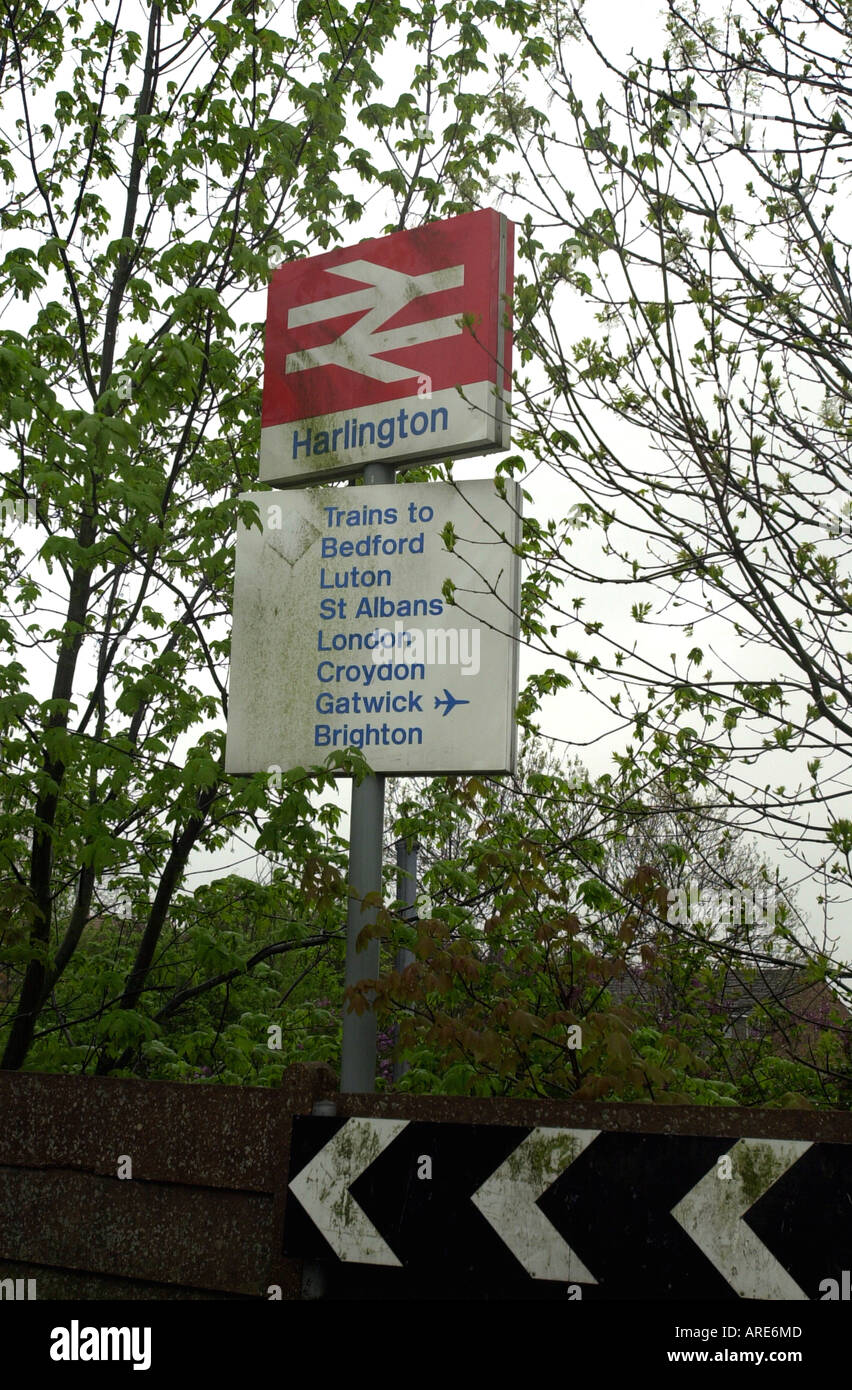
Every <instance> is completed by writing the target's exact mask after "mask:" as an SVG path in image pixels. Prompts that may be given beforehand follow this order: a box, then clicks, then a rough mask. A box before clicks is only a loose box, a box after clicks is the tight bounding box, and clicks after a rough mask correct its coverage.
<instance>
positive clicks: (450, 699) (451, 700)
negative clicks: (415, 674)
mask: <svg viewBox="0 0 852 1390" xmlns="http://www.w3.org/2000/svg"><path fill="white" fill-rule="evenodd" d="M444 694H445V695H446V697H447V698H446V699H445V700H442V699H441V698H440V696H438V695H436V696H435V708H436V709H440V708H441V705H446V707H447V708H446V709H445V710H444V718H445V719H446V717H447V715H448V714H449V713H450V711H451V710H454V709H455V707H456V705H469V704H470V700H459V699H457V698H456V696H455V695H451V694H450V692H449V690H448V689H447V687H446V686H444Z"/></svg>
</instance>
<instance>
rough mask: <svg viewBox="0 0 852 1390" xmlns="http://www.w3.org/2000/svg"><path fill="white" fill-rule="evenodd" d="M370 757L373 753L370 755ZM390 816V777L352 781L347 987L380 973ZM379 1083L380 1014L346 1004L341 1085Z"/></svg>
mask: <svg viewBox="0 0 852 1390" xmlns="http://www.w3.org/2000/svg"><path fill="white" fill-rule="evenodd" d="M395 477H396V470H395V469H394V467H393V465H392V464H387V463H368V464H367V467H366V468H365V469H364V482H365V483H366V484H371V483H372V484H377V483H392V482H393V481H394V478H395ZM368 761H369V758H368ZM384 819H385V779H384V777H377V776H372V777H365V778H364V780H363V782H361V783H360V785H358V786H356V785H355V783H354V782H353V783H352V809H351V812H350V816H349V883H350V885H351V888H352V890H353V891H354V896H353V897H350V899H349V913H348V918H347V924H346V972H345V976H344V984H345V986H346V988H349V986H350V985H357V983H358V981H359V980H364V979H375V978H376V976H377V975H378V973H379V943H378V941H371V942H370V943H369V944H368V946H367V948H366V950H363V951H359V950H358V949H357V948H356V945H355V942H356V941H357V939H358V936H359V935H360V933H361V932H362V931H363V929H364V927H366V926H367V925H368V924H370V923H373V922H375V920H376V909H375V908H373V907H371V908H367V910H366V911H364V910H362V907H361V900H362V899H363V898H364V897H365V896H366V895H367V893H379V894H381V891H382V849H383V833H384ZM375 1087H376V1015H375V1014H374V1013H373V1011H372V1009H368V1010H367V1011H366V1012H365V1013H362V1014H355V1013H352V1012H351V1011H350V1010H349V1009H348V1008H347V1007H346V1005H345V1004H344V1006H343V1042H342V1046H341V1053H340V1090H341V1092H344V1093H352V1092H360V1093H365V1092H372V1091H374V1090H375Z"/></svg>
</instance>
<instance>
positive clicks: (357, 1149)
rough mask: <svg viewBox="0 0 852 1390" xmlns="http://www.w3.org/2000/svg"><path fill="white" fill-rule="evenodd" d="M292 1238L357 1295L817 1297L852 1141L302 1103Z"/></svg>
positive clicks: (834, 1242)
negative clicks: (369, 1112) (454, 1118)
mask: <svg viewBox="0 0 852 1390" xmlns="http://www.w3.org/2000/svg"><path fill="white" fill-rule="evenodd" d="M284 1248H285V1253H286V1254H288V1255H292V1256H298V1257H300V1258H302V1259H305V1260H309V1261H317V1262H323V1267H324V1269H325V1271H326V1272H327V1274H328V1276H329V1279H330V1283H329V1285H328V1287H329V1290H330V1292H331V1293H332V1294H333V1295H334V1294H337V1295H339V1296H344V1297H345V1296H347V1290H349V1292H350V1295H351V1296H360V1297H370V1296H376V1297H412V1296H417V1297H424V1296H425V1297H429V1296H431V1297H459V1296H464V1297H482V1298H487V1297H500V1296H508V1297H527V1298H540V1297H550V1298H552V1297H555V1296H558V1297H561V1298H563V1299H564V1298H565V1297H566V1296H567V1297H570V1298H583V1299H589V1298H592V1299H594V1298H616V1299H629V1298H643V1299H647V1298H658V1299H672V1298H679V1299H683V1298H691V1299H725V1298H742V1299H784V1300H816V1299H821V1298H824V1297H825V1293H824V1289H825V1288H827V1287H830V1285H826V1284H825V1282H824V1281H826V1280H828V1281H831V1280H835V1281H836V1282H837V1284H838V1286H839V1285H840V1284H841V1282H842V1277H843V1271H844V1270H846V1271H848V1270H849V1268H850V1263H852V1145H848V1144H823V1143H812V1142H810V1141H808V1140H802V1139H789V1138H787V1139H757V1138H740V1139H732V1138H730V1137H727V1138H707V1137H697V1136H690V1135H677V1134H676V1135H671V1134H632V1133H624V1132H613V1131H605V1130H595V1129H568V1128H550V1127H545V1126H539V1127H535V1128H532V1127H528V1128H518V1127H517V1126H514V1125H513V1126H509V1125H477V1124H435V1123H424V1122H420V1121H414V1120H411V1121H407V1120H403V1119H366V1118H359V1117H353V1118H350V1119H342V1118H325V1117H299V1118H296V1119H295V1120H294V1126H293V1142H292V1150H291V1168H290V1181H289V1191H288V1200H287V1211H286V1219H285V1229H284ZM848 1283H849V1279H848V1274H847V1278H846V1285H847V1286H848ZM821 1286H822V1289H821ZM356 1290H357V1293H356Z"/></svg>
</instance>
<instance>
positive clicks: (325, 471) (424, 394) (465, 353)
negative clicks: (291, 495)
mask: <svg viewBox="0 0 852 1390" xmlns="http://www.w3.org/2000/svg"><path fill="white" fill-rule="evenodd" d="M512 233H513V226H512V223H510V222H509V221H508V220H507V219H506V218H505V217H504V216H503V215H502V214H501V213H498V212H495V211H493V210H492V209H490V208H484V209H482V210H480V211H477V212H470V213H464V214H463V215H462V216H461V217H453V218H449V219H447V220H445V221H441V222H430V223H428V224H426V225H425V226H423V227H416V228H413V229H411V230H410V231H402V232H394V233H393V234H392V235H390V236H386V237H378V238H374V239H373V240H370V241H362V242H360V243H359V244H358V245H356V246H349V247H342V248H341V247H338V248H336V249H335V250H333V251H328V252H326V253H324V254H323V255H320V256H311V257H309V258H307V259H305V260H299V261H293V262H291V263H289V264H288V265H284V266H281V267H280V268H279V269H278V270H276V271H275V272H274V273H273V276H272V279H271V281H270V285H269V294H268V304H267V319H266V347H265V366H264V383H263V410H262V417H261V442H260V480H261V482H268V483H277V484H279V485H290V484H296V483H300V482H320V481H323V480H325V479H327V478H342V477H346V476H349V475H351V474H354V473H358V472H360V471H362V470H363V468H364V467H365V465H366V464H368V463H374V462H382V463H390V464H394V465H396V466H397V467H404V466H412V465H415V464H417V463H422V462H424V461H425V460H428V459H437V458H447V457H452V458H456V459H457V458H461V457H463V456H465V455H468V454H485V453H489V452H492V451H494V450H496V449H508V448H509V425H508V419H507V410H506V407H507V405H508V401H509V385H510V381H511V331H510V329H509V327H508V326H507V314H508V309H509V301H510V298H511V294H512V252H513V241H512Z"/></svg>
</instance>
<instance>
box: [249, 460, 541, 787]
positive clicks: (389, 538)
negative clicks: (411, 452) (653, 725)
mask: <svg viewBox="0 0 852 1390" xmlns="http://www.w3.org/2000/svg"><path fill="white" fill-rule="evenodd" d="M503 486H504V490H505V495H504V496H501V495H500V493H498V491H497V488H496V485H495V484H494V483H493V482H490V481H484V482H466V483H458V484H452V483H422V484H413V485H409V486H395V485H382V486H378V487H369V488H363V489H362V488H345V489H344V488H311V489H306V490H299V491H287V492H264V493H252V494H249V496H250V497H251V499H252V501H254V502H255V504H256V505H257V507H258V510H259V514H260V521H261V523H262V529H258V528H257V527H256V526H253V527H245V526H240V527H239V529H238V533H237V565H236V581H235V587H234V627H233V637H232V645H231V685H230V695H229V714H228V741H227V753H226V767H227V770H228V772H234V773H250V772H262V771H266V770H269V769H272V768H280V769H282V770H284V769H288V768H291V767H297V766H301V767H304V766H307V765H310V764H312V763H321V762H324V761H325V759H326V758H327V757H328V756H329V754H330V753H332V752H334V751H335V750H343V749H346V748H357V749H359V750H360V751H361V752H362V753H363V754H364V756H365V758H366V759H367V761H368V763H369V764H370V766H371V767H372V768H373V770H374V771H375V772H379V773H390V774H396V775H398V776H406V775H409V776H413V775H419V774H437V773H454V772H477V771H478V772H497V773H499V772H510V771H513V770H514V764H515V749H516V724H515V717H514V709H515V701H516V698H517V651H518V644H517V629H518V617H517V615H518V604H519V586H520V570H519V565H520V561H519V558H518V554H517V553H516V551H517V547H518V546H519V542H520V532H521V512H520V505H521V503H520V489H519V488H518V486H517V485H516V484H514V483H506V484H505V485H503Z"/></svg>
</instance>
